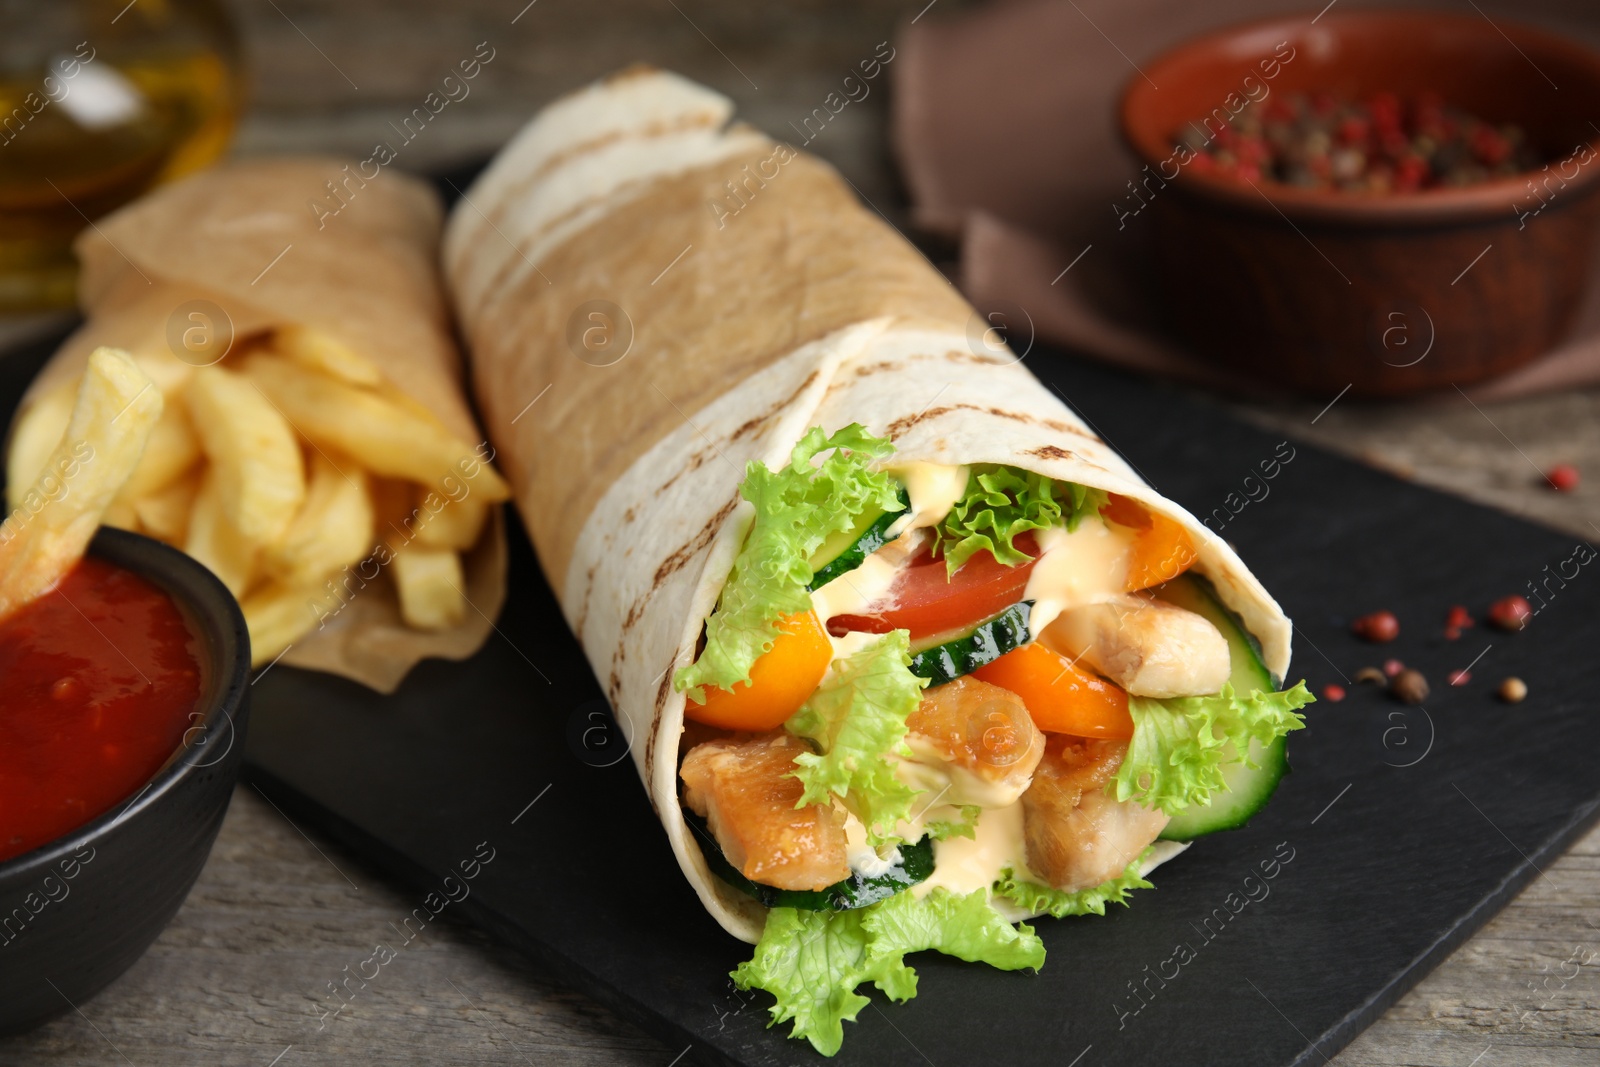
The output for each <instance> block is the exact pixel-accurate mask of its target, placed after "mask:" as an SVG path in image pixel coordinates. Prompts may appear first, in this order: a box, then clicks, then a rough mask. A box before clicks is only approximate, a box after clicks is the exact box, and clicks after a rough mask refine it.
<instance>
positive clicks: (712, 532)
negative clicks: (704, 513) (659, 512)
mask: <svg viewBox="0 0 1600 1067" xmlns="http://www.w3.org/2000/svg"><path fill="white" fill-rule="evenodd" d="M738 506H739V498H738V496H735V497H734V498H733V499H732V500H730V501H728V502H727V503H726V504H724V505H723V506H722V507H721V508H720V509H719V510H718V511H717V513H716V514H715V515H713V516H711V518H710V519H708V520H706V524H705V525H704V526H702V527H700V532H699V533H697V534H695V535H694V536H693V537H691V538H690V539H689V540H688V541H687V542H685V543H684V544H683V545H681V546H680V547H679V548H678V549H677V551H675V552H673V553H672V555H670V556H668V557H667V558H666V559H664V560H662V561H661V566H659V567H657V568H656V573H655V576H654V577H653V578H652V579H651V582H650V588H649V589H648V590H646V591H645V593H644V595H642V596H641V597H639V599H637V600H635V601H634V602H633V605H632V606H631V607H629V608H628V614H627V617H626V618H624V619H623V620H622V632H623V633H627V632H628V631H629V630H631V629H633V628H634V627H635V626H637V625H638V624H639V620H640V619H641V618H643V617H644V612H645V608H646V607H648V606H649V604H650V600H651V598H652V597H654V596H655V595H656V591H657V590H659V589H660V588H661V586H662V583H664V582H665V581H666V580H667V579H668V578H670V577H672V576H673V575H674V574H676V573H677V572H678V571H680V570H682V569H683V566H684V564H686V563H688V562H689V561H690V560H691V559H693V558H694V557H695V555H696V553H698V552H700V551H701V550H703V549H704V548H705V547H706V546H707V545H709V544H710V543H711V540H712V538H714V537H716V536H717V530H718V529H720V528H721V526H722V523H723V520H725V519H726V518H727V517H728V516H729V515H731V514H733V509H734V508H736V507H738Z"/></svg>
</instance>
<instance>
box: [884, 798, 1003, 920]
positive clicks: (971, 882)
mask: <svg viewBox="0 0 1600 1067" xmlns="http://www.w3.org/2000/svg"><path fill="white" fill-rule="evenodd" d="M1026 853H1027V848H1026V845H1025V843H1024V841H1023V836H1022V804H1021V803H1015V804H1008V805H1006V806H1005V807H1003V808H990V809H988V810H986V811H984V813H983V814H982V815H980V816H979V817H978V829H977V833H976V834H975V835H974V836H972V837H970V838H967V837H947V838H945V839H944V840H943V841H935V842H934V843H933V873H932V874H931V875H929V876H928V879H927V880H926V881H924V882H921V883H918V884H917V885H914V886H912V887H911V892H912V893H913V894H915V895H916V896H918V897H921V896H925V895H927V894H928V893H929V892H931V891H932V890H934V889H936V888H938V887H940V886H943V887H944V888H946V889H948V890H950V891H951V892H952V893H962V894H965V893H971V892H972V891H973V890H976V889H988V888H989V887H990V886H992V885H993V884H994V882H995V879H997V878H999V877H1000V872H1001V871H1003V870H1005V869H1006V868H1007V867H1010V868H1011V869H1012V870H1014V871H1018V872H1025V871H1026V870H1027V865H1026V863H1025V859H1026Z"/></svg>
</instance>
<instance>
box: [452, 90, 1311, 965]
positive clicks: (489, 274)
mask: <svg viewBox="0 0 1600 1067" xmlns="http://www.w3.org/2000/svg"><path fill="white" fill-rule="evenodd" d="M731 119H732V105H731V103H730V101H728V100H727V99H726V98H724V97H722V96H720V95H719V94H717V93H715V92H712V91H711V90H708V89H706V88H703V87H701V86H698V85H695V84H693V83H691V82H688V81H686V80H684V79H682V78H679V77H676V76H674V75H671V74H667V73H662V72H658V71H654V70H649V69H634V70H630V71H626V72H624V73H622V74H620V75H617V76H615V77H613V78H610V79H608V80H605V81H602V82H599V83H597V84H594V85H592V86H589V87H588V88H585V89H583V90H581V91H578V92H576V93H574V94H572V95H570V96H567V97H565V98H563V99H561V100H558V101H557V102H555V103H553V104H551V105H550V106H549V107H547V108H546V109H545V110H544V111H543V112H541V113H540V114H539V115H538V117H536V118H535V119H534V120H533V121H532V122H530V123H529V124H528V126H527V127H525V128H524V129H523V130H522V132H521V133H520V134H518V135H517V137H516V138H515V139H514V140H513V141H512V142H511V143H510V144H509V145H508V146H507V147H506V148H505V149H504V150H503V151H502V152H501V153H500V155H499V156H498V157H497V158H496V159H495V161H494V162H493V164H492V165H491V166H490V167H489V169H488V170H487V171H486V172H485V173H484V174H483V175H482V176H481V177H480V178H479V180H478V181H477V183H476V184H475V185H474V186H473V187H472V188H471V189H470V190H469V191H468V193H467V195H466V197H465V199H464V201H463V202H462V204H460V205H459V206H458V207H457V208H456V209H455V210H454V214H453V216H452V218H451V220H450V222H449V225H448V227H447V231H446V237H445V267H446V275H447V278H448V281H449V285H450V288H451V292H452V294H453V297H454V299H455V301H456V304H457V308H458V311H459V315H460V319H461V321H462V324H463V327H464V330H465V333H466V336H467V339H468V342H469V348H470V351H471V353H472V359H473V361H474V378H475V381H476V385H477V390H478V400H479V405H480V408H481V410H482V413H483V417H484V419H485V423H486V426H487V429H488V432H489V435H490V438H491V440H492V441H493V442H495V444H496V446H497V447H498V449H499V452H500V456H501V459H502V462H503V466H504V469H505V471H506V472H507V474H508V477H509V478H510V480H511V482H512V486H513V490H514V493H515V499H516V501H517V503H518V506H519V507H520V508H521V511H522V514H523V515H524V517H525V518H526V520H527V525H528V527H529V529H530V531H531V533H532V536H533V539H534V543H535V545H536V547H537V549H538V554H539V558H540V560H541V563H542V565H543V567H544V571H545V574H546V576H547V577H548V579H549V581H550V583H551V585H552V586H553V587H554V589H555V590H556V592H557V595H558V596H559V598H560V602H561V605H562V609H563V611H564V613H565V615H566V619H567V622H568V623H569V624H570V625H571V627H572V629H573V631H574V633H576V634H577V635H578V637H579V639H580V640H581V642H582V644H583V647H584V650H585V652H586V654H587V656H588V658H589V661H590V664H591V665H592V667H593V669H594V672H595V675H596V677H597V678H598V679H599V680H600V683H601V685H602V687H603V688H604V690H605V693H606V696H607V698H608V699H609V701H610V702H611V705H612V707H613V708H614V709H615V710H616V713H617V715H618V717H619V718H620V719H621V720H623V727H624V729H625V730H626V731H627V732H628V733H629V735H630V737H631V739H632V742H633V746H632V756H633V759H634V762H635V764H636V766H637V768H638V771H639V773H640V775H641V777H642V778H643V780H644V783H645V786H646V788H647V790H648V792H649V795H650V799H651V801H652V803H653V804H654V806H655V810H656V813H657V815H658V816H659V817H660V819H661V822H662V825H663V826H664V827H665V829H666V831H667V834H668V835H669V837H670V838H671V841H672V845H673V849H674V851H675V853H676V855H677V858H678V861H679V863H680V864H681V866H682V868H683V871H684V874H685V876H686V877H687V878H688V879H689V880H690V881H691V882H692V883H693V885H694V887H695V889H696V890H697V892H698V893H699V895H700V898H701V900H702V901H703V902H704V904H705V906H706V908H707V909H708V910H709V911H710V912H711V913H712V914H713V915H714V916H715V917H716V918H717V920H718V921H719V922H720V923H721V924H722V925H723V927H724V928H726V929H727V930H728V931H729V932H730V933H732V934H734V935H735V936H737V937H740V938H743V939H744V940H746V941H752V942H754V941H756V940H757V939H758V938H759V937H760V935H761V932H762V927H763V923H764V919H765V915H766V909H765V908H763V907H762V906H761V905H760V904H758V903H756V901H755V900H753V899H752V898H751V897H750V896H749V895H746V894H745V893H742V892H740V891H738V890H736V889H734V888H732V887H731V886H730V885H729V884H728V882H726V881H724V880H722V879H720V878H718V877H716V876H715V875H714V874H713V873H712V869H711V867H710V866H709V864H708V860H707V856H706V854H705V850H704V849H703V848H702V847H701V844H700V842H699V840H698V839H697V836H696V832H695V831H694V829H693V828H692V827H691V826H690V825H688V824H687V823H686V821H685V817H684V813H683V808H682V805H681V803H680V788H679V777H678V775H679V762H680V744H681V742H682V738H683V735H684V712H685V695H684V693H682V692H680V691H678V689H677V688H676V687H675V686H674V681H673V679H674V674H675V672H676V671H678V670H680V669H682V668H683V667H685V666H686V665H687V664H690V663H691V662H693V661H694V660H695V657H696V654H697V642H698V641H699V640H700V639H701V635H702V631H703V627H704V624H705V621H706V619H707V617H708V616H709V615H711V614H712V612H713V609H714V608H716V606H717V603H718V598H719V595H720V593H721V591H722V589H723V586H724V583H725V582H726V581H727V580H728V576H729V571H730V567H731V566H732V565H733V562H734V559H735V557H736V555H737V553H738V552H739V550H740V546H741V541H742V540H743V538H744V536H745V533H746V530H747V529H748V514H749V505H748V504H742V503H741V500H740V496H739V491H738V490H739V485H740V483H741V480H742V479H743V478H744V477H745V470H746V464H748V463H750V462H752V461H755V462H760V463H763V464H766V465H767V466H768V467H769V468H772V469H774V470H777V469H779V468H781V467H783V466H784V465H785V464H786V463H788V462H789V458H790V453H791V450H792V449H793V448H794V446H795V445H796V443H797V442H798V441H800V439H801V437H802V435H803V434H805V432H806V431H807V430H808V428H811V427H816V426H820V427H823V428H824V429H825V430H827V431H830V432H831V431H833V430H836V429H838V428H840V427H844V426H847V425H849V424H856V423H858V424H860V425H861V426H863V427H865V428H866V430H867V431H868V432H870V433H871V434H873V435H876V436H878V437H882V438H886V439H888V440H890V441H892V442H893V446H894V454H893V457H892V463H893V464H896V465H901V466H904V465H914V464H918V463H922V464H933V465H944V466H948V467H955V466H965V467H971V466H973V465H980V464H999V465H1006V466H1009V467H1011V468H1015V469H1020V470H1024V471H1030V472H1037V474H1039V475H1042V476H1044V477H1046V478H1049V479H1055V480H1057V481H1059V482H1067V483H1074V484H1076V485H1079V486H1085V487H1091V488H1093V489H1097V490H1105V491H1107V492H1109V493H1112V494H1116V495H1118V496H1121V497H1124V498H1127V499H1128V500H1130V501H1133V502H1136V503H1137V504H1138V505H1140V506H1142V507H1143V508H1145V509H1147V510H1148V511H1149V512H1151V513H1154V514H1158V515H1160V516H1165V517H1167V518H1168V519H1170V520H1172V521H1173V522H1175V523H1177V524H1179V525H1180V526H1181V528H1182V529H1183V531H1185V532H1186V533H1187V534H1188V536H1189V538H1190V539H1191V542H1192V545H1193V549H1194V553H1195V557H1196V558H1195V560H1194V562H1193V567H1192V570H1193V571H1194V572H1195V573H1198V574H1201V575H1203V576H1205V577H1206V578H1207V579H1209V581H1210V582H1211V584H1212V585H1213V586H1214V588H1215V591H1216V595H1217V597H1218V598H1219V599H1220V600H1221V601H1222V603H1223V604H1225V605H1226V607H1227V608H1228V609H1230V610H1231V611H1232V612H1233V613H1235V614H1236V615H1237V616H1238V617H1239V618H1240V619H1241V620H1242V622H1243V625H1244V627H1245V628H1246V629H1247V630H1248V632H1249V633H1250V634H1252V635H1253V636H1254V637H1255V638H1256V639H1257V640H1258V641H1259V645H1260V655H1261V658H1262V661H1263V662H1264V664H1265V665H1266V667H1267V668H1268V669H1269V670H1270V671H1271V673H1272V674H1273V675H1275V676H1281V675H1282V674H1283V673H1284V671H1285V670H1286V668H1287V666H1288V662H1289V644H1290V625H1289V622H1288V620H1287V619H1286V618H1285V617H1284V614H1283V612H1282V611H1281V610H1280V609H1279V607H1278V605H1277V604H1276V603H1275V602H1274V601H1273V599H1272V597H1271V596H1269V595H1268V593H1267V592H1266V590H1265V589H1263V588H1262V586H1261V585H1260V583H1259V582H1258V581H1257V580H1256V579H1255V578H1254V577H1253V576H1252V575H1251V573H1250V572H1249V570H1248V569H1247V568H1246V567H1245V566H1244V564H1243V563H1242V562H1241V561H1240V560H1239V558H1238V557H1237V556H1236V555H1235V554H1234V552H1233V551H1232V549H1230V548H1229V546H1228V545H1227V544H1226V543H1225V542H1224V541H1223V540H1222V539H1221V538H1219V537H1217V536H1216V535H1214V534H1213V533H1212V532H1211V531H1210V530H1209V529H1207V528H1206V527H1205V526H1204V525H1202V524H1201V523H1200V522H1198V521H1197V520H1196V519H1195V518H1194V517H1193V516H1192V515H1190V514H1189V513H1188V512H1186V511H1184V510H1183V509H1182V508H1180V507H1178V506H1177V505H1175V504H1173V503H1172V502H1171V501H1168V500H1166V499H1164V498H1163V497H1161V496H1160V495H1159V494H1158V493H1156V492H1155V491H1154V490H1153V489H1152V488H1151V487H1150V486H1148V485H1146V484H1145V483H1144V482H1143V480H1142V479H1140V478H1139V476H1138V475H1137V474H1136V473H1135V472H1134V471H1133V470H1132V469H1131V468H1130V467H1129V466H1128V464H1127V463H1125V462H1124V461H1123V460H1122V459H1121V458H1119V457H1118V456H1117V455H1116V454H1115V452H1113V451H1112V449H1111V448H1110V447H1108V446H1107V444H1106V443H1105V442H1104V441H1103V440H1101V439H1100V438H1099V436H1098V435H1097V434H1095V433H1094V432H1093V431H1092V430H1091V429H1090V428H1089V427H1088V426H1087V425H1085V423H1084V421H1083V420H1082V419H1080V418H1079V417H1078V416H1077V415H1076V414H1074V413H1073V412H1072V411H1071V410H1069V409H1068V408H1067V407H1066V405H1065V404H1063V403H1062V401H1061V400H1060V399H1059V398H1058V397H1057V396H1056V395H1055V394H1054V393H1053V392H1052V391H1051V390H1049V389H1048V388H1046V387H1045V386H1043V385H1042V384H1041V383H1040V382H1039V381H1038V380H1037V379H1036V378H1034V377H1033V375H1032V374H1030V373H1029V371H1028V370H1027V369H1026V368H1025V367H1024V366H1023V365H1022V364H1021V362H1020V361H1019V360H1018V359H1017V358H1015V357H1014V356H1013V355H1011V354H1010V353H1009V352H1008V351H1006V350H1005V349H1004V346H1003V345H999V344H997V343H995V342H994V341H993V338H992V337H991V336H986V335H985V330H986V328H987V326H988V323H986V322H984V320H982V319H981V318H979V317H978V316H976V315H975V313H974V312H973V310H972V308H971V307H970V306H969V305H968V304H967V303H966V302H965V301H964V300H963V299H962V298H961V296H960V295H959V294H958V293H957V292H956V291H955V290H954V289H953V288H952V287H951V286H950V284H949V283H948V282H946V281H945V279H944V278H942V277H941V276H940V275H939V274H938V273H937V272H936V271H935V270H934V269H933V268H932V267H931V266H930V265H929V264H928V262H927V261H926V260H925V259H924V258H923V257H922V256H921V255H920V254H919V253H918V252H917V251H916V250H915V249H914V248H912V246H911V245H910V244H908V243H907V242H906V241H905V240H904V239H903V238H901V237H900V235H899V234H898V233H896V232H895V231H894V230H893V229H892V228H891V227H890V226H889V225H887V224H886V223H885V222H884V221H883V220H882V219H881V218H880V217H879V216H878V215H877V213H875V212H874V211H872V210H871V209H869V208H867V207H864V206H863V205H862V204H861V203H859V202H858V200H857V199H856V197H855V195H854V194H853V193H852V191H851V189H850V187H849V186H848V185H847V184H846V183H845V182H844V181H843V180H841V178H840V177H839V175H838V174H837V173H836V172H835V171H833V170H832V169H831V168H830V167H828V166H827V165H826V164H824V163H822V162H820V161H818V160H817V159H815V158H813V157H811V156H808V155H805V154H803V153H800V152H797V151H796V150H795V149H793V148H792V147H790V146H788V145H785V144H781V143H778V142H775V141H773V140H771V139H769V138H768V137H766V136H764V135H762V134H761V133H759V132H757V131H756V130H754V129H751V128H750V127H748V126H744V125H741V124H738V123H735V122H732V121H731Z"/></svg>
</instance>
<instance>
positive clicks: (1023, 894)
mask: <svg viewBox="0 0 1600 1067" xmlns="http://www.w3.org/2000/svg"><path fill="white" fill-rule="evenodd" d="M1148 855H1150V850H1149V849H1148V848H1147V849H1145V850H1144V851H1143V852H1142V853H1140V854H1139V858H1138V859H1136V860H1134V861H1133V862H1132V863H1130V864H1128V866H1127V868H1126V869H1125V870H1124V871H1123V872H1122V873H1121V874H1119V875H1117V877H1115V878H1113V879H1111V880H1110V881H1109V882H1101V883H1100V884H1099V885H1097V886H1091V887H1090V888H1088V889H1080V890H1078V891H1077V892H1075V893H1069V892H1067V891H1066V890H1064V889H1052V888H1051V887H1050V886H1047V885H1039V884H1038V883H1036V882H1021V881H1018V880H1017V878H1016V876H1015V875H1014V874H1013V873H1012V872H1011V871H1010V870H1009V869H1007V870H1005V871H1002V872H1001V874H1000V880H999V881H998V882H996V883H995V884H994V892H995V896H999V897H1005V898H1006V899H1007V900H1009V901H1011V902H1013V903H1015V904H1017V905H1020V906H1021V907H1023V908H1025V909H1027V910H1028V911H1031V912H1037V913H1041V914H1044V915H1050V916H1053V917H1055V918H1057V919H1063V918H1066V917H1067V916H1068V915H1104V914H1105V913H1106V905H1107V904H1121V905H1122V906H1123V907H1127V906H1128V894H1129V893H1130V892H1132V891H1133V890H1135V889H1154V888H1155V887H1154V886H1153V885H1151V884H1150V883H1149V882H1147V881H1145V880H1144V879H1143V878H1141V877H1140V876H1139V868H1140V867H1142V866H1144V860H1145V857H1146V856H1148Z"/></svg>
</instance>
